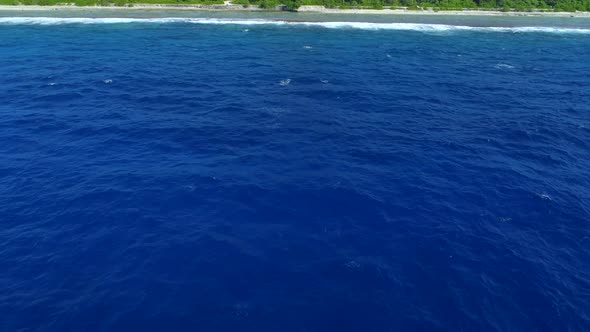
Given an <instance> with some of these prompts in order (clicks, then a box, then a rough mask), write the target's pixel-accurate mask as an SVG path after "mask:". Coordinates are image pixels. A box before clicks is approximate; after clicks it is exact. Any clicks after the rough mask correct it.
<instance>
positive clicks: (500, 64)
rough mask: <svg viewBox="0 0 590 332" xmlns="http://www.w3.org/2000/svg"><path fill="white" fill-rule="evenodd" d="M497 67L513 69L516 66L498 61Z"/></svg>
mask: <svg viewBox="0 0 590 332" xmlns="http://www.w3.org/2000/svg"><path fill="white" fill-rule="evenodd" d="M494 67H495V68H496V69H512V68H514V66H511V65H508V64H505V63H498V64H497V65H495V66H494Z"/></svg>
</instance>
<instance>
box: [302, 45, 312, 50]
mask: <svg viewBox="0 0 590 332" xmlns="http://www.w3.org/2000/svg"><path fill="white" fill-rule="evenodd" d="M303 48H305V49H311V48H313V47H311V46H309V45H305V46H303Z"/></svg>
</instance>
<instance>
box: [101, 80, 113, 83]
mask: <svg viewBox="0 0 590 332" xmlns="http://www.w3.org/2000/svg"><path fill="white" fill-rule="evenodd" d="M102 82H103V83H104V84H111V83H113V80H104V81H102Z"/></svg>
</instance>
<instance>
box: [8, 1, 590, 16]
mask: <svg viewBox="0 0 590 332" xmlns="http://www.w3.org/2000/svg"><path fill="white" fill-rule="evenodd" d="M60 10H72V11H80V12H84V11H88V10H105V11H118V10H120V11H126V10H127V11H129V10H144V11H145V10H148V11H152V10H155V11H157V10H182V11H209V12H231V11H235V12H282V10H280V9H274V10H268V9H262V8H259V7H257V6H249V7H243V6H242V5H231V4H230V5H221V4H220V5H197V4H195V5H175V4H133V7H126V6H123V7H118V6H84V7H80V6H75V5H57V6H38V5H17V6H8V5H0V11H20V12H26V11H60ZM296 13H302V14H305V13H314V14H370V15H425V16H436V15H438V16H528V17H530V16H533V17H586V18H590V12H541V11H539V12H535V11H532V12H503V11H498V10H407V9H382V10H377V9H339V8H325V7H323V6H301V7H300V8H299V9H298V10H297V11H296Z"/></svg>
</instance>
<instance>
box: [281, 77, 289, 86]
mask: <svg viewBox="0 0 590 332" xmlns="http://www.w3.org/2000/svg"><path fill="white" fill-rule="evenodd" d="M289 84H291V79H290V78H287V79H286V80H281V81H280V82H279V85H280V86H287V85H289Z"/></svg>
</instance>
